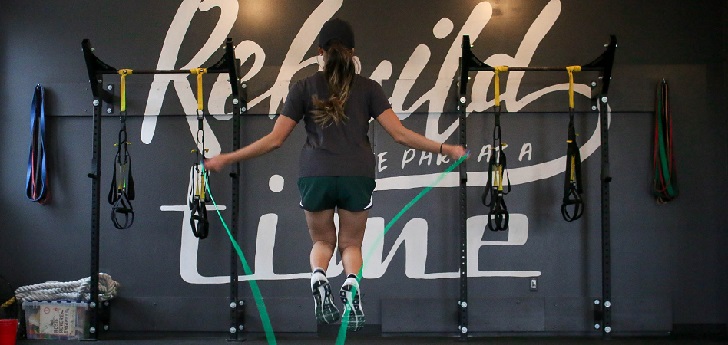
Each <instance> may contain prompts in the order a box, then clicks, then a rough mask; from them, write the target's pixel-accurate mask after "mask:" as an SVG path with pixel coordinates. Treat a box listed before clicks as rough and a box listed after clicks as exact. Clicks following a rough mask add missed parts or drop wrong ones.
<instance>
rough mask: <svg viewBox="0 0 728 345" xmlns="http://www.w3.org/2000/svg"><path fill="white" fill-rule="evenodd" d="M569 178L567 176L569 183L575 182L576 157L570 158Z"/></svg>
mask: <svg viewBox="0 0 728 345" xmlns="http://www.w3.org/2000/svg"><path fill="white" fill-rule="evenodd" d="M570 160H571V162H570V163H571V176H569V178H570V181H571V182H575V181H576V157H571V159H570Z"/></svg>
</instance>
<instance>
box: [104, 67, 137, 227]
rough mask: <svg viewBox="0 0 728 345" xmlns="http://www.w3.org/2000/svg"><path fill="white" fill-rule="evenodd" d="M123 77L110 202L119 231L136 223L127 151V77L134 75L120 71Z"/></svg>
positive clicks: (128, 70)
mask: <svg viewBox="0 0 728 345" xmlns="http://www.w3.org/2000/svg"><path fill="white" fill-rule="evenodd" d="M119 74H120V75H121V111H120V116H119V121H120V122H121V128H120V129H119V141H118V142H117V143H116V144H115V145H114V146H116V156H115V157H114V173H113V177H112V179H111V189H110V190H109V197H108V201H109V204H110V205H112V207H111V221H112V222H113V223H114V227H115V228H117V229H128V228H130V227H131V225H132V224H133V223H134V208H133V207H132V205H131V201H132V200H134V178H133V177H132V174H131V156H130V155H129V151H128V150H127V146H128V145H129V144H130V142H129V141H128V138H127V132H126V76H128V75H131V74H132V70H130V69H122V70H119Z"/></svg>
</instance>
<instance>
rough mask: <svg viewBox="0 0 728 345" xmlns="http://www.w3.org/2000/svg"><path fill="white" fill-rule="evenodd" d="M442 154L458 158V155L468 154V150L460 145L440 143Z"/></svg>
mask: <svg viewBox="0 0 728 345" xmlns="http://www.w3.org/2000/svg"><path fill="white" fill-rule="evenodd" d="M442 154H444V155H446V156H448V157H450V158H452V159H454V160H458V159H460V157H462V156H465V155H467V154H468V150H466V149H465V148H464V147H462V146H460V145H450V144H442Z"/></svg>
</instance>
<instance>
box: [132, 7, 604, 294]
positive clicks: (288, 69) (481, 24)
mask: <svg viewBox="0 0 728 345" xmlns="http://www.w3.org/2000/svg"><path fill="white" fill-rule="evenodd" d="M238 6H239V5H238V2H237V1H235V0H183V1H182V3H181V4H180V6H179V8H178V10H177V13H176V15H175V17H174V19H173V21H172V23H171V25H170V27H169V30H168V32H167V36H166V37H165V40H164V44H163V47H162V50H161V52H160V57H159V62H158V64H157V69H174V68H175V66H177V65H178V63H177V62H178V61H177V60H178V56H179V52H180V47H181V45H182V43H183V41H184V37H185V35H186V33H187V31H188V30H189V28H190V25H191V22H192V19H193V18H194V16H195V15H197V14H198V13H201V12H209V11H210V10H211V9H212V8H219V9H220V12H221V14H220V18H219V19H218V22H217V24H216V26H215V27H214V28H213V30H212V32H211V33H210V36H209V39H208V40H207V41H206V42H205V44H204V45H203V47H201V48H200V49H199V51H198V52H197V53H196V54H195V56H194V57H193V58H192V59H191V60H190V61H189V62H187V63H186V64H183V67H182V68H183V69H189V68H194V67H197V66H200V65H203V64H204V63H205V62H207V60H208V59H209V58H210V57H211V56H212V55H213V54H214V53H215V51H216V50H218V49H219V44H220V42H223V41H224V38H225V37H226V35H228V34H229V33H230V31H231V29H232V26H233V23H234V22H235V20H236V16H237V13H238ZM342 6H343V0H323V1H321V3H320V4H319V5H318V6H317V7H316V8H315V9H314V10H313V12H312V13H311V14H310V15H309V16H308V18H307V19H306V20H305V22H304V23H303V25H302V26H301V28H300V29H299V30H298V32H297V34H296V36H295V38H294V39H293V41H292V42H291V45H290V48H289V50H288V52H287V53H286V55H285V58H284V60H283V62H282V64H281V68H280V70H279V72H278V75H277V77H276V80H275V82H274V83H273V85H272V86H271V88H270V89H268V90H266V91H265V92H263V93H262V94H260V95H258V96H255V97H253V98H252V100H251V101H250V102H249V103H248V105H249V107H254V106H256V105H259V104H260V105H262V104H263V102H264V101H265V100H268V110H269V113H271V114H273V113H275V112H276V111H277V110H278V109H279V108H280V106H281V104H282V103H283V101H284V100H285V97H286V95H287V92H288V87H289V86H290V83H291V79H292V78H293V77H294V75H295V74H296V73H297V72H299V71H301V70H302V69H304V68H306V67H308V66H311V65H317V64H318V61H317V59H316V56H309V57H307V56H306V54H307V53H308V51H309V50H310V48H311V45H312V44H313V42H314V41H315V38H316V36H317V34H318V30H319V29H320V27H321V26H322V25H323V23H324V22H326V21H327V20H328V19H330V18H332V17H333V16H334V15H335V14H336V13H337V12H338V11H339V10H340V9H341V7H342ZM560 14H561V1H559V0H551V1H549V2H548V4H547V5H546V6H545V7H544V8H543V10H542V11H541V12H540V14H539V15H538V17H537V18H536V19H535V20H534V22H533V23H532V24H531V26H530V27H529V28H528V30H527V32H526V34H525V35H524V37H523V40H522V41H521V42H520V45H519V47H518V50H517V52H516V53H515V55H514V56H509V55H505V54H494V55H492V56H490V57H488V58H487V59H485V60H484V61H485V62H486V63H488V64H490V65H494V66H495V65H509V66H528V65H529V64H530V62H531V59H532V58H533V55H534V54H535V52H536V50H537V48H538V46H539V44H540V43H541V41H542V40H543V38H544V37H545V35H546V34H547V33H548V32H549V31H550V30H551V28H552V27H553V26H554V24H555V23H556V21H557V19H558V17H559V15H560ZM491 16H492V7H491V5H490V3H488V2H486V1H483V2H480V3H478V4H476V5H475V6H474V8H473V10H472V12H471V13H470V14H469V16H468V17H467V19H466V20H465V22H464V23H463V24H462V26H461V27H460V28H459V30H455V24H454V23H453V21H452V20H450V19H448V18H441V19H440V20H438V22H437V23H435V25H434V26H433V29H432V33H433V36H434V37H435V38H436V39H450V40H451V41H452V43H451V44H450V47H449V49H448V51H447V54H446V55H445V57H444V60H443V61H442V62H441V64H440V69H439V72H438V74H437V79H436V80H435V81H434V85H433V86H432V87H431V88H430V89H429V90H428V91H426V92H424V93H423V94H422V95H419V97H417V96H415V97H412V95H411V92H412V89H413V87H414V86H415V85H416V83H417V82H418V79H419V78H420V77H421V74H422V72H423V70H424V68H425V66H427V65H432V64H433V63H435V62H433V61H431V59H432V52H431V50H430V48H429V47H428V46H427V45H426V44H424V43H423V44H418V45H417V46H416V47H415V48H414V50H413V52H412V53H411V54H410V56H409V58H408V59H407V61H406V62H405V64H404V66H403V67H402V69H401V72H400V73H399V75H398V77H397V79H396V80H395V81H394V90H393V92H392V95H391V97H390V102H391V104H392V106H393V109H394V110H395V112H396V113H397V114H398V116H399V117H400V118H401V119H406V118H407V117H408V116H410V115H411V113H412V112H415V111H422V110H424V111H426V112H427V113H428V115H427V121H426V128H425V135H426V136H427V137H428V138H431V139H433V140H436V141H441V142H444V141H446V140H447V139H448V138H450V137H451V136H452V134H453V133H454V132H455V130H456V129H457V127H458V121H457V120H455V121H454V122H450V123H448V122H447V121H441V114H442V112H443V110H444V107H445V104H446V100H447V98H448V95H449V93H450V91H451V90H452V88H453V81H454V80H456V78H457V73H458V69H459V60H458V59H459V57H460V54H461V47H460V44H461V38H462V36H463V35H469V36H470V39H471V43H473V44H476V43H477V40H478V37H479V35H480V34H481V33H482V32H483V30H484V29H485V27H486V26H487V24H488V22H489V21H490V19H491ZM453 32H456V34H453ZM235 52H236V55H237V56H238V57H240V58H241V60H242V61H243V62H246V61H247V60H249V59H254V63H253V64H252V67H251V68H250V69H249V70H248V72H247V73H246V74H245V75H244V76H243V78H242V81H247V80H250V79H252V78H253V77H255V76H256V75H257V74H258V73H259V72H260V71H261V70H262V68H263V66H264V63H265V59H266V53H265V50H264V49H263V48H262V47H261V46H260V45H259V44H258V43H256V42H253V41H242V42H240V43H239V44H238V45H237V47H236V48H235ZM393 71H394V68H393V64H392V62H391V61H388V60H383V61H381V62H380V63H379V64H378V65H377V67H376V68H375V69H374V71H373V72H372V73H371V78H372V79H374V80H376V81H378V82H380V83H381V82H382V81H384V80H389V79H390V78H392V77H393ZM524 75H525V73H524V72H509V73H507V80H506V84H505V85H506V86H505V89H504V90H505V91H504V92H503V94H502V95H501V99H502V101H503V102H504V104H505V105H506V107H507V108H508V111H509V112H517V111H519V110H520V109H523V107H525V106H527V105H528V104H530V103H532V102H534V101H536V100H538V99H539V98H540V97H542V96H544V95H547V94H550V93H552V92H563V91H565V90H567V88H568V85H567V84H557V85H552V86H547V87H544V88H542V89H539V90H536V91H534V92H532V93H530V94H526V95H522V96H521V97H520V98H518V95H519V93H518V91H519V88H520V84H521V81H522V79H523V77H524ZM492 78H493V73H491V72H479V73H477V74H476V75H475V77H474V78H473V81H472V94H473V95H486V94H488V93H487V91H488V88H489V87H490V85H491V84H492ZM170 83H171V84H172V85H173V87H174V90H175V91H176V95H177V97H178V100H179V102H180V104H181V105H182V107H183V109H184V111H185V113H186V114H189V115H192V114H195V110H196V100H195V95H194V92H193V90H192V89H191V87H190V83H189V81H188V80H187V79H186V76H184V75H155V77H154V81H153V82H152V87H151V88H150V91H149V96H148V99H147V105H146V109H145V115H146V116H145V118H144V122H143V125H142V133H141V134H142V141H143V142H144V143H147V144H149V143H151V142H152V139H153V137H154V132H155V130H156V125H157V115H159V113H160V111H161V108H162V104H163V102H164V101H165V96H166V95H167V91H168V89H169V85H170ZM227 84H228V80H227V76H226V75H220V76H219V77H218V78H217V80H216V81H215V84H214V85H213V87H212V91H211V93H210V96H209V106H208V108H209V109H208V110H209V111H210V112H211V113H214V114H217V118H218V119H221V120H224V119H229V118H230V115H229V114H227V115H226V114H224V105H225V102H226V100H227V99H228V97H229V89H228V86H227ZM575 91H576V93H578V94H581V95H585V96H588V95H589V94H590V89H589V87H588V86H586V85H582V84H577V85H575ZM408 98H409V99H413V98H416V100H415V101H414V102H412V103H411V104H406V99H408ZM492 105H493V104H492V101H487V100H486V99H485V97H479V98H473V99H472V100H471V101H470V102H468V103H467V108H466V113H467V114H468V115H469V114H470V113H472V112H483V111H485V110H486V109H488V108H490V107H492ZM504 116H508V114H507V113H506V114H505V115H504ZM188 122H189V126H190V133H191V135H193V137H194V135H195V133H196V131H197V128H196V120H195V119H194V117H188ZM193 125H194V126H193ZM205 128H206V131H205V135H206V144H207V147H208V148H209V149H210V153H209V154H210V155H215V154H218V153H219V152H220V144H219V142H218V140H217V138H216V137H215V135H214V133H213V132H212V131H211V130H210V129H209V126H206V127H205ZM596 128H599V123H597V125H596ZM597 134H598V133H597V130H596V129H595V130H594V133H593V134H592V135H591V137H590V138H589V139H588V140H587V141H586V142H585V143H584V144H583V145H582V147H581V157H582V159H586V158H587V157H589V156H590V155H591V154H592V153H594V152H595V151H596V149H597V148H598V147H599V145H600V142H599V136H598V135H597ZM490 148H491V147H490V145H484V146H482V147H480V148H478V149H474V150H472V152H473V154H474V156H473V158H476V159H477V161H478V162H481V161H482V160H485V161H487V160H488V159H489V158H490V155H491V150H490ZM506 148H507V147H503V148H502V149H504V150H505V149H506ZM497 149H501V148H497ZM515 149H516V150H517V148H515ZM532 151H533V148H532V145H531V143H524V144H523V146H522V147H521V148H520V152H519V157H518V160H519V161H522V160H523V159H526V160H527V161H530V160H531V154H532ZM386 155H387V152H379V153H377V157H376V158H377V171H378V172H379V173H381V172H383V171H385V170H387V169H388V168H389V165H388V164H386V162H387V161H388V158H387V157H386ZM390 158H391V157H390ZM433 158H435V159H433ZM471 159H472V158H471ZM392 160H393V161H394V162H396V161H397V158H392ZM433 162H434V163H435V164H436V165H437V166H440V165H446V164H450V160H449V159H448V158H447V157H445V156H442V155H433V154H431V153H426V152H417V151H415V150H412V149H407V150H404V152H403V155H402V157H401V161H400V162H399V164H397V163H394V164H395V168H396V165H400V167H401V169H405V167H407V166H409V165H415V164H416V165H417V166H420V167H421V166H423V165H424V166H431V165H432V164H433ZM390 165H391V163H390ZM564 166H565V157H559V158H556V159H553V160H551V161H547V162H543V163H538V164H532V165H527V166H523V167H518V168H515V169H509V181H510V183H511V184H513V185H517V184H523V183H530V182H534V181H537V180H540V179H546V178H550V177H552V176H555V175H557V174H559V173H562V172H563V169H564ZM388 172H390V173H391V170H390V171H388ZM485 174H487V171H482V172H473V171H471V172H468V186H483V185H484V184H485V182H486V180H487V179H486V178H485V177H486V175H485ZM438 175H439V173H429V174H420V175H410V176H404V175H401V176H389V177H382V178H378V179H377V188H376V191H377V192H383V191H395V190H405V189H415V188H423V187H426V186H429V185H430V184H432V182H433V181H434V180H435V179H436V178H437V177H438ZM274 177H275V178H274ZM274 177H271V182H270V189H271V191H273V192H275V193H277V192H280V191H281V190H283V184H284V181H283V178H282V177H281V176H279V175H275V176H274ZM458 185H459V176H458V173H457V172H452V173H449V174H447V176H445V178H444V179H443V180H442V181H441V183H440V184H439V185H438V186H437V187H438V188H451V187H456V186H458ZM220 209H221V210H223V209H224V206H220ZM160 210H161V211H172V212H181V215H182V216H183V219H184V220H185V221H183V223H182V241H181V244H180V275H181V277H182V279H184V280H185V281H186V282H188V283H190V284H226V283H229V277H228V276H202V275H201V274H200V273H199V270H198V269H197V268H198V267H197V259H196V256H197V255H196V253H197V250H198V240H197V239H196V238H194V237H193V236H192V235H191V233H190V231H189V229H188V224H187V222H186V220H187V219H188V217H189V210H188V207H187V206H186V205H184V206H179V205H162V206H161V207H160ZM402 222H405V220H404V219H403V220H402ZM486 223H487V216H486V215H475V216H471V217H469V218H468V219H467V227H468V239H467V240H468V256H467V260H468V276H470V277H496V276H498V277H535V276H540V275H541V272H540V271H537V270H534V271H493V270H484V269H481V267H479V266H478V262H479V259H478V258H479V255H480V252H481V250H480V249H481V248H483V247H486V246H524V245H525V244H526V243H527V241H528V217H527V216H526V215H523V214H511V218H510V226H509V230H508V234H507V236H508V238H507V240H504V241H484V240H483V236H484V234H485V227H486ZM277 224H278V214H275V213H267V214H264V215H261V216H260V219H259V222H258V229H257V230H258V231H257V235H256V256H255V259H254V270H255V271H254V273H253V274H251V275H243V276H241V277H240V280H250V279H255V280H286V279H308V277H309V273H308V272H303V273H276V272H274V270H273V261H274V260H273V258H274V255H275V253H276V246H275V244H276V230H277ZM384 225H385V220H384V219H383V218H380V217H372V218H370V219H369V220H368V222H367V232H366V235H365V238H364V252H365V253H369V254H368V255H369V257H370V259H369V260H368V261H366V266H365V269H364V277H365V278H379V277H382V276H383V275H384V274H385V273H386V271H387V268H388V266H389V264H390V263H391V261H392V259H393V258H394V257H395V254H396V253H397V251H398V249H399V248H400V247H401V246H402V244H404V251H405V254H404V262H405V272H404V273H405V275H406V276H407V277H409V278H413V279H445V278H447V279H452V278H458V277H459V272H428V270H427V267H426V265H425V263H426V262H427V260H426V258H427V253H428V249H429V248H430V246H432V245H434V244H430V243H428V240H427V238H428V236H427V233H428V231H429V229H428V221H427V219H422V218H412V219H409V220H407V221H406V223H404V225H403V226H401V228H399V227H398V228H397V229H394V232H395V233H398V235H397V239H396V241H395V242H394V244H393V245H392V248H390V249H389V251H388V252H387V254H386V256H385V248H384V245H383V243H382V241H380V240H379V239H380V237H382V236H383V235H384ZM397 231H399V232H397ZM390 236H391V235H390ZM190 253H192V254H190ZM333 260H334V259H332V263H331V265H330V269H329V272H328V273H329V276H336V275H337V274H340V273H341V272H342V270H343V269H342V267H341V264H340V263H336V262H334V261H333Z"/></svg>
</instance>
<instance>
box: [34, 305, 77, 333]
mask: <svg viewBox="0 0 728 345" xmlns="http://www.w3.org/2000/svg"><path fill="white" fill-rule="evenodd" d="M40 333H45V334H53V335H65V336H73V335H74V334H75V333H76V308H75V307H71V306H60V305H46V306H42V307H41V310H40Z"/></svg>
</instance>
